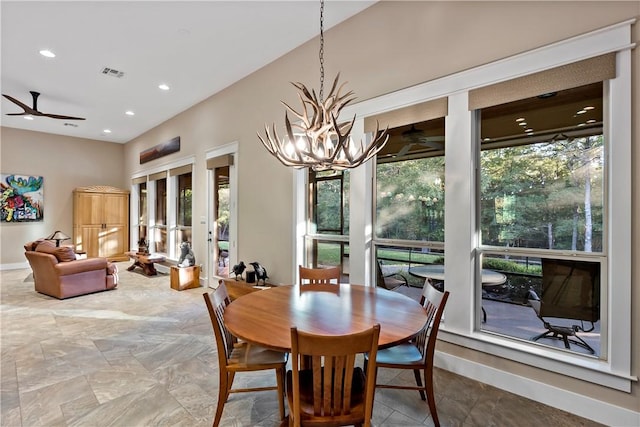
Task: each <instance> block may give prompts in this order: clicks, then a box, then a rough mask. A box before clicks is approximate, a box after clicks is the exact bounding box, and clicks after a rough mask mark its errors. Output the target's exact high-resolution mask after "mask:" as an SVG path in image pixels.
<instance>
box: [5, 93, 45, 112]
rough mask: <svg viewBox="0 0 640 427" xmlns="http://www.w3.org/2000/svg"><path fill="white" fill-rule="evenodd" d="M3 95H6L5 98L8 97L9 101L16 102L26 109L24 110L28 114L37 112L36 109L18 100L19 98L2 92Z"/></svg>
mask: <svg viewBox="0 0 640 427" xmlns="http://www.w3.org/2000/svg"><path fill="white" fill-rule="evenodd" d="M2 96H4V97H5V98H7V99H8V100H9V101H11V102H13V103H14V104H16V105H17V106H18V107H20V108H22V109H23V110H24V112H25V113H26V114H33V115H35V114H36V113H37V111H36V110H34V109H33V108H31V107H29V106H28V105H26V104H24V103H22V102H20V101H18V100H17V99H15V98H14V97H13V96H9V95H5V94H4V93H3V94H2ZM17 114H18V113H14V114H11V115H17ZM22 114H23V113H19V115H22Z"/></svg>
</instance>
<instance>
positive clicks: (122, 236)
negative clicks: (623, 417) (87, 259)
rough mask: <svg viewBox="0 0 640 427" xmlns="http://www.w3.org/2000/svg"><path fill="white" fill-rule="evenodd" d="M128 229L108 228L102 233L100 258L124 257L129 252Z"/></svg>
mask: <svg viewBox="0 0 640 427" xmlns="http://www.w3.org/2000/svg"><path fill="white" fill-rule="evenodd" d="M126 242H127V228H126V227H117V226H107V228H105V229H103V230H102V231H101V233H100V250H101V253H100V256H102V257H106V258H109V257H112V256H117V255H122V254H123V253H125V252H126V251H127V249H126Z"/></svg>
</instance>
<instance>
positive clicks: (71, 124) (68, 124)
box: [64, 123, 78, 128]
mask: <svg viewBox="0 0 640 427" xmlns="http://www.w3.org/2000/svg"><path fill="white" fill-rule="evenodd" d="M64 125H65V126H71V127H72V128H77V127H78V125H77V124H75V123H65V124H64Z"/></svg>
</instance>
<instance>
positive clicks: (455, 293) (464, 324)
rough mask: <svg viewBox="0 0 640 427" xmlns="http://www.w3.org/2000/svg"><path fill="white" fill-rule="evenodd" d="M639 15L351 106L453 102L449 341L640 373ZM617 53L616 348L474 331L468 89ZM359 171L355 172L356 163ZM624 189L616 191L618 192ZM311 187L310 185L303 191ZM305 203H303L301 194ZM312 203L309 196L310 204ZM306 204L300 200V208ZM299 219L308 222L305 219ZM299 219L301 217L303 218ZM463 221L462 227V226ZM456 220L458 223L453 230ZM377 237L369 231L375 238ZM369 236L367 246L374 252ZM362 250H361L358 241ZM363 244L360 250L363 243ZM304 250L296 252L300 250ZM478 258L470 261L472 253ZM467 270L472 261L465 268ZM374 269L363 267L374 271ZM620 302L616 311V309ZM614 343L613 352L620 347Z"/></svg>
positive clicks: (355, 109)
mask: <svg viewBox="0 0 640 427" xmlns="http://www.w3.org/2000/svg"><path fill="white" fill-rule="evenodd" d="M634 23H635V19H632V20H628V21H624V22H621V23H618V24H615V25H612V26H609V27H606V28H603V29H599V30H596V31H593V32H590V33H586V34H583V35H580V36H577V37H573V38H570V39H567V40H563V41H560V42H558V43H554V44H551V45H548V46H544V47H541V48H538V49H534V50H531V51H528V52H525V53H522V54H519V55H515V56H512V57H509V58H506V59H503V60H499V61H496V62H492V63H489V64H486V65H482V66H479V67H476V68H473V69H471V70H467V71H463V72H460V73H456V74H452V75H450V76H447V77H443V78H440V79H437V80H433V81H430V82H427V83H423V84H420V85H417V86H414V87H411V88H407V89H403V90H400V91H397V92H393V93H389V94H386V95H383V96H380V97H377V98H373V99H370V100H367V101H363V102H361V103H358V104H354V105H351V106H349V107H347V108H345V110H344V112H343V116H344V117H353V116H354V115H355V116H356V117H357V118H358V119H357V120H356V123H359V121H360V120H363V118H364V117H367V116H371V115H374V114H380V113H384V112H386V111H392V110H396V109H399V108H402V107H406V106H409V105H413V104H416V103H420V102H424V101H428V100H431V99H437V98H441V97H445V96H446V97H448V98H449V115H448V116H447V118H446V129H447V131H446V132H447V133H446V138H445V140H446V142H445V143H446V144H447V147H446V151H445V152H446V153H447V154H446V157H449V158H450V161H449V160H445V162H446V165H447V168H446V172H445V173H446V176H445V182H446V185H447V198H446V200H445V204H446V206H447V208H446V214H445V215H446V216H445V233H446V236H447V238H446V242H445V253H447V258H448V259H447V265H448V267H445V268H447V270H446V274H447V276H448V277H450V278H451V280H448V283H449V284H448V285H447V286H448V288H449V289H450V290H451V291H452V298H451V300H452V301H451V303H450V304H449V306H448V307H447V311H446V322H445V323H444V324H443V325H442V327H441V334H440V336H441V339H443V340H445V341H449V342H452V343H455V344H458V345H461V346H464V347H468V348H472V349H475V350H478V351H482V352H486V353H490V354H494V355H497V356H500V357H503V358H506V359H511V360H515V361H518V362H521V363H525V364H529V365H533V366H537V367H540V368H543V369H547V370H549V371H553V372H558V373H562V374H564V375H568V376H572V377H576V378H580V379H582V380H586V381H590V382H594V383H597V384H601V385H604V386H607V387H611V388H614V389H618V390H622V391H626V392H630V390H631V382H632V381H637V378H635V377H634V376H632V375H631V339H630V338H631V332H630V327H629V326H630V325H631V298H630V296H631V258H630V254H631V250H630V249H631V237H630V233H629V231H628V230H630V228H631V206H630V202H629V201H630V200H631V189H630V186H629V185H628V184H629V183H630V182H631V54H630V49H632V48H633V47H634V46H635V45H634V44H633V43H630V40H631V25H632V24H634ZM610 52H616V53H617V54H616V66H617V77H616V78H615V79H613V80H611V81H610V83H609V84H608V85H605V86H607V87H608V90H609V94H610V97H611V99H613V100H614V102H611V103H610V104H609V105H608V111H607V114H608V115H607V120H606V121H607V122H608V123H609V127H608V128H607V129H605V134H606V138H607V140H609V141H615V144H611V146H610V150H609V160H610V162H611V164H612V165H614V166H613V167H610V168H609V183H608V185H609V200H608V206H609V209H611V212H615V220H613V215H609V216H608V218H609V219H608V221H609V230H610V231H609V235H608V239H609V241H608V243H609V252H608V258H609V269H608V282H609V283H610V284H611V286H609V288H608V295H607V297H608V299H607V304H608V307H607V310H608V313H609V323H608V331H607V332H608V334H609V338H610V339H609V341H608V348H607V350H606V354H608V357H609V359H608V360H606V361H602V360H597V359H591V358H585V357H581V356H573V355H571V354H565V353H564V352H562V353H558V352H556V351H553V350H547V349H544V348H540V347H537V346H532V345H529V344H526V343H518V342H514V341H513V340H508V339H505V338H501V337H497V336H493V335H491V334H487V333H481V332H478V331H475V330H474V329H475V326H474V325H475V320H474V314H473V313H474V304H475V294H474V291H473V289H474V283H473V277H474V272H475V267H474V262H473V257H474V255H473V254H474V253H475V248H476V246H477V241H476V239H477V237H476V235H475V231H474V230H475V229H476V224H475V203H476V202H475V185H474V184H475V179H476V178H475V176H474V167H475V166H476V164H475V160H474V156H475V152H474V150H473V146H474V144H473V142H472V141H474V136H475V135H474V134H475V130H474V129H473V128H472V125H473V123H474V121H473V112H470V111H468V108H467V106H468V91H469V90H471V89H474V88H477V87H483V86H487V85H491V84H494V83H497V82H501V81H506V80H511V79H514V78H517V77H521V76H523V75H528V74H531V73H535V72H539V71H544V70H547V69H551V68H554V67H558V66H561V65H566V64H569V63H572V62H577V61H580V60H583V59H588V58H591V57H595V56H599V55H603V54H606V53H610ZM356 170H357V169H356ZM297 178H298V179H295V181H294V182H296V184H297V185H296V190H295V191H296V194H297V195H298V197H297V198H296V200H297V201H298V202H300V200H301V198H300V195H303V194H304V193H303V192H302V193H301V189H300V184H301V181H302V180H300V179H299V175H298V176H297ZM354 184H355V183H352V184H351V189H352V192H354V191H356V192H357V191H361V192H362V193H366V192H367V191H371V189H370V188H358V186H361V185H365V186H367V185H370V184H368V182H367V181H366V180H361V181H359V182H358V183H357V185H358V186H356V185H354ZM612 188H616V191H615V192H614V191H611V189H612ZM302 191H303V190H302ZM302 200H304V199H302ZM303 203H304V202H303ZM299 205H300V203H298V206H299ZM354 211H355V210H352V216H351V219H350V220H351V232H352V234H355V233H359V232H362V233H364V234H365V235H366V233H367V230H369V231H370V230H371V229H372V223H371V220H369V222H368V223H366V221H365V223H364V224H362V225H361V226H362V228H361V229H360V230H357V229H356V228H355V224H356V221H358V220H359V221H360V222H362V218H358V217H357V216H356V214H355V212H354ZM297 219H298V220H299V219H300V218H299V217H297ZM297 223H298V225H299V222H297ZM461 224H464V227H462V226H461ZM454 225H455V226H454ZM299 232H300V230H299V227H298V228H297V231H296V236H297V237H298V238H297V239H296V241H297V245H296V247H297V248H300V246H298V245H303V244H304V242H303V241H301V240H300V239H299V236H300V234H299ZM369 239H370V237H369ZM370 244H371V240H369V241H365V242H364V247H365V248H367V247H369V248H370ZM358 246H363V245H361V244H359V245H358ZM358 250H361V248H358ZM350 251H351V253H352V255H354V254H357V255H358V256H359V257H361V259H364V260H365V263H370V262H371V260H370V257H365V256H364V255H365V254H364V253H362V254H360V253H357V252H356V248H355V247H351V248H350ZM299 252H300V250H297V253H299ZM470 255H471V257H470ZM460 266H467V267H466V268H460ZM370 268H371V266H370V265H365V270H366V271H368V270H369V269H370ZM614 307H615V309H613V308H614ZM612 349H615V351H612Z"/></svg>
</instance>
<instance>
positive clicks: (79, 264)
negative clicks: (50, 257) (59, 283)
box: [55, 258, 107, 276]
mask: <svg viewBox="0 0 640 427" xmlns="http://www.w3.org/2000/svg"><path fill="white" fill-rule="evenodd" d="M55 268H56V269H57V270H58V273H59V274H60V275H61V276H68V275H70V274H76V273H82V272H83V271H93V270H104V271H105V274H106V271H107V270H106V268H107V259H106V258H88V259H79V260H76V261H69V262H59V263H58V264H56V265H55Z"/></svg>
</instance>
